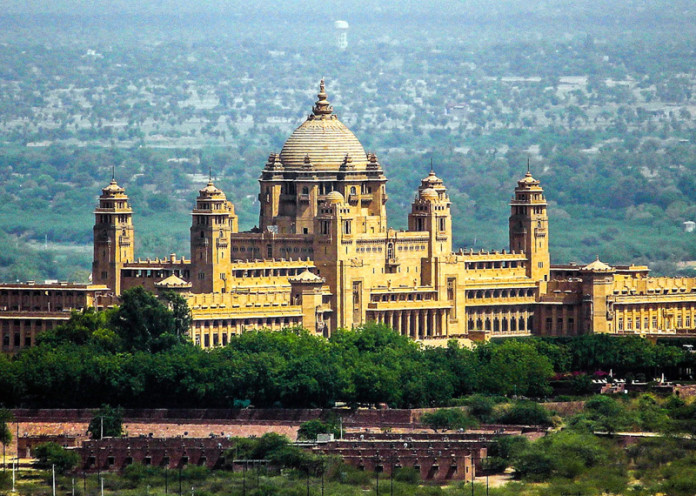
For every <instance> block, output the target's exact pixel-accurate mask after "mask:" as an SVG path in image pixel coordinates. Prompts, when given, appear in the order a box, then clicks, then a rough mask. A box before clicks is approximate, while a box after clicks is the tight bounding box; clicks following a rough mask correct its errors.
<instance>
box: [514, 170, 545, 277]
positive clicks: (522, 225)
mask: <svg viewBox="0 0 696 496" xmlns="http://www.w3.org/2000/svg"><path fill="white" fill-rule="evenodd" d="M539 184H540V183H539V181H537V180H536V179H534V178H533V177H532V174H531V173H530V172H529V169H528V170H527V174H526V175H525V176H524V178H522V179H521V180H519V181H518V182H517V187H516V188H515V196H514V197H513V199H512V201H511V202H510V208H511V211H510V223H509V226H510V250H512V251H516V252H518V253H519V252H524V253H525V254H526V255H527V276H528V277H531V278H532V279H534V280H535V281H539V283H540V286H543V287H545V285H546V281H548V279H549V273H550V268H551V267H550V265H551V263H550V258H549V229H548V224H549V217H548V214H547V212H546V207H547V203H546V198H545V197H544V190H543V189H542V188H541V186H540V185H539ZM542 289H543V288H542Z"/></svg>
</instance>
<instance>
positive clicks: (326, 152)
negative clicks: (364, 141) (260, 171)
mask: <svg viewBox="0 0 696 496" xmlns="http://www.w3.org/2000/svg"><path fill="white" fill-rule="evenodd" d="M317 96H318V97H319V100H318V101H317V102H316V104H315V105H314V108H313V109H312V114H311V115H310V116H309V117H308V118H307V120H306V121H305V122H304V123H303V124H302V125H301V126H300V127H298V128H297V129H295V131H294V132H293V133H292V135H290V137H289V138H288V140H287V141H286V142H285V144H284V145H283V149H282V150H281V151H280V161H281V163H282V164H283V167H285V168H286V169H294V168H297V169H300V168H303V167H306V166H307V165H308V164H307V162H309V163H310V164H311V165H312V167H313V168H314V169H317V170H338V169H339V168H340V167H341V164H343V163H344V162H346V156H348V157H349V158H350V161H351V166H352V167H355V169H358V170H359V169H365V168H366V167H367V156H366V154H365V149H364V148H363V146H362V145H361V144H360V142H359V141H358V138H356V137H355V135H354V134H353V133H352V132H351V130H350V129H348V128H347V127H346V126H345V124H343V123H342V122H341V121H339V120H338V117H336V116H335V115H333V108H332V107H331V104H330V103H329V102H328V100H327V99H326V97H327V95H326V92H325V90H324V80H323V79H322V80H321V84H320V90H319V94H318V95H317Z"/></svg>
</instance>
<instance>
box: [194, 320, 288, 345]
mask: <svg viewBox="0 0 696 496" xmlns="http://www.w3.org/2000/svg"><path fill="white" fill-rule="evenodd" d="M301 324H302V317H300V316H293V317H267V318H246V317H240V318H236V319H211V320H203V319H201V320H194V321H193V325H192V326H191V331H190V333H191V339H192V340H193V342H194V343H195V344H196V345H197V346H201V347H203V348H211V347H215V346H225V345H226V344H227V343H229V342H230V339H231V338H232V336H236V335H237V334H241V333H243V332H244V331H248V330H252V329H269V330H271V331H280V330H281V329H283V328H285V327H291V326H296V325H301Z"/></svg>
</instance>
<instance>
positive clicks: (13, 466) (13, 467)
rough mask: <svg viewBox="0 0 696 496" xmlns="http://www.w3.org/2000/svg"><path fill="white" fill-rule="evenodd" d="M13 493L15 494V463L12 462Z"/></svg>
mask: <svg viewBox="0 0 696 496" xmlns="http://www.w3.org/2000/svg"><path fill="white" fill-rule="evenodd" d="M12 492H15V462H14V460H12Z"/></svg>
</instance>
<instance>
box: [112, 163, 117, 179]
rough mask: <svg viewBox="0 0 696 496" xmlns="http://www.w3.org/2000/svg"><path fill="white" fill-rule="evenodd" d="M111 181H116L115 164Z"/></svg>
mask: <svg viewBox="0 0 696 496" xmlns="http://www.w3.org/2000/svg"><path fill="white" fill-rule="evenodd" d="M111 180H112V181H115V180H116V166H115V165H113V164H112V165H111Z"/></svg>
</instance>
